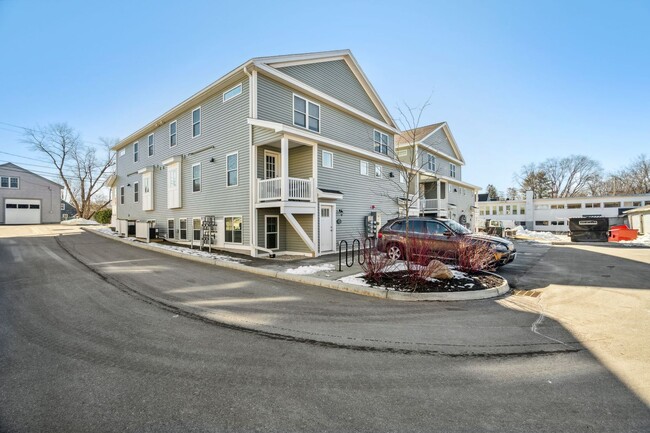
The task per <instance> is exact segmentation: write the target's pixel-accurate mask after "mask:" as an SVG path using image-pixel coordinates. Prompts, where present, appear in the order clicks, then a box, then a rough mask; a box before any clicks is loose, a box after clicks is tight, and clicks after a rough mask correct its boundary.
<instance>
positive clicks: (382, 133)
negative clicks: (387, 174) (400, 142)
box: [372, 129, 395, 155]
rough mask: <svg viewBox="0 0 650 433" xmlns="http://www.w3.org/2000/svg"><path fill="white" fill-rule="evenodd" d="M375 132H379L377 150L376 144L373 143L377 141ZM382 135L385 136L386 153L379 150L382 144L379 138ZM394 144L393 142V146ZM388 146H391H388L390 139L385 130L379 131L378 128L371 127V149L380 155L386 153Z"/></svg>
mask: <svg viewBox="0 0 650 433" xmlns="http://www.w3.org/2000/svg"><path fill="white" fill-rule="evenodd" d="M375 133H379V150H377V149H376V147H377V146H376V144H375V143H377V142H376V141H375ZM382 136H386V153H384V152H382V151H381V146H382V144H381V139H382ZM394 146H395V145H394V144H393V148H394ZM390 147H391V146H390V139H389V137H388V134H386V133H385V132H381V131H380V130H378V129H373V130H372V149H373V150H374V151H375V152H377V153H380V154H382V155H388V150H389V148H390Z"/></svg>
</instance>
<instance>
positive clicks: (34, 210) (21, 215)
mask: <svg viewBox="0 0 650 433" xmlns="http://www.w3.org/2000/svg"><path fill="white" fill-rule="evenodd" d="M40 223H41V201H40V200H24V199H16V198H8V199H6V200H5V224H40Z"/></svg>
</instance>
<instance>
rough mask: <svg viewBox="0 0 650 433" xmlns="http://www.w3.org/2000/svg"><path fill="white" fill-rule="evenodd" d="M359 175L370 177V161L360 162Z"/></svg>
mask: <svg viewBox="0 0 650 433" xmlns="http://www.w3.org/2000/svg"><path fill="white" fill-rule="evenodd" d="M359 173H360V174H362V175H364V176H368V161H359Z"/></svg>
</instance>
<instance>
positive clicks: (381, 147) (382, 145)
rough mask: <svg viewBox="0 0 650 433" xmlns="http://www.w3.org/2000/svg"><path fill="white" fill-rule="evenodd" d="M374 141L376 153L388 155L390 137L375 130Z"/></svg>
mask: <svg viewBox="0 0 650 433" xmlns="http://www.w3.org/2000/svg"><path fill="white" fill-rule="evenodd" d="M373 141H374V143H375V152H379V153H383V154H384V155H388V135H386V134H384V133H383V132H380V131H377V130H376V129H375V132H374V137H373Z"/></svg>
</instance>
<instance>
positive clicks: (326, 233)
mask: <svg viewBox="0 0 650 433" xmlns="http://www.w3.org/2000/svg"><path fill="white" fill-rule="evenodd" d="M333 212H334V206H332V205H321V207H320V250H321V252H326V251H333V250H334V224H333V223H334V221H333V219H334V215H333Z"/></svg>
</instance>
